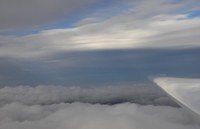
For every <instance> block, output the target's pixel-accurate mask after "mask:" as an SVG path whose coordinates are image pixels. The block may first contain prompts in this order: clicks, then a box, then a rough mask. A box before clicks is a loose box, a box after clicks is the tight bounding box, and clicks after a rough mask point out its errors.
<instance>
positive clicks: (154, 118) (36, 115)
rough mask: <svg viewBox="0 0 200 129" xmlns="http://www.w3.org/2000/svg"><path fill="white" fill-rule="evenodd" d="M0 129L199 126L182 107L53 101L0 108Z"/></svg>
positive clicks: (192, 128)
mask: <svg viewBox="0 0 200 129" xmlns="http://www.w3.org/2000/svg"><path fill="white" fill-rule="evenodd" d="M0 128H1V129H27V128H28V129H35V128H37V129H55V128H56V129H66V128H67V129H75V128H76V129H94V128H95V129H108V128H109V129H118V128H125V129H138V128H142V129H161V128H162V129H169V128H174V129H199V125H198V124H197V123H195V122H193V121H192V117H191V116H189V115H188V114H187V113H185V112H184V111H183V110H182V109H179V108H173V107H167V106H151V105H149V106H141V105H137V104H130V103H124V104H118V105H114V106H108V105H99V104H84V103H73V104H55V105H47V106H41V105H33V106H27V105H23V104H20V103H12V104H8V105H5V106H4V107H2V108H0Z"/></svg>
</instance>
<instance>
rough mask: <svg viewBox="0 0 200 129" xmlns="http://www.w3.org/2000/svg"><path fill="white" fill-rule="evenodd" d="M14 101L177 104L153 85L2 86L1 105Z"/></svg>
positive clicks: (47, 103)
mask: <svg viewBox="0 0 200 129" xmlns="http://www.w3.org/2000/svg"><path fill="white" fill-rule="evenodd" d="M13 102H18V103H23V104H26V105H35V104H37V105H51V104H58V103H73V102H84V103H99V104H109V105H110V104H111V105H112V104H118V103H125V102H131V103H137V104H142V105H147V104H151V105H168V106H169V105H170V106H177V105H176V104H175V103H174V102H173V101H171V100H170V99H169V98H168V97H167V96H166V95H165V94H163V92H162V91H160V90H159V89H158V88H156V87H153V86H142V85H138V86H132V87H128V86H116V87H115V86H110V87H99V88H80V87H62V86H37V87H29V86H15V87H4V88H1V89H0V105H5V104H9V103H13Z"/></svg>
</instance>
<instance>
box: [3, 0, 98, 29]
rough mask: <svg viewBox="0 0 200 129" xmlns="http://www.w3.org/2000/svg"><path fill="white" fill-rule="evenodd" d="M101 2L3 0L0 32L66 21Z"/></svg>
mask: <svg viewBox="0 0 200 129" xmlns="http://www.w3.org/2000/svg"><path fill="white" fill-rule="evenodd" d="M98 1H101V0H81V1H80V0H56V1H55V0H28V1H27V0H14V1H13V0H1V1H0V3H1V4H0V19H1V23H0V31H9V30H10V31H12V30H20V29H34V28H35V27H39V26H41V25H48V24H52V23H56V22H58V21H59V20H66V19H69V17H70V16H71V15H72V14H73V15H74V13H81V12H82V11H84V10H85V9H86V8H87V7H88V6H90V5H91V4H94V3H95V2H98Z"/></svg>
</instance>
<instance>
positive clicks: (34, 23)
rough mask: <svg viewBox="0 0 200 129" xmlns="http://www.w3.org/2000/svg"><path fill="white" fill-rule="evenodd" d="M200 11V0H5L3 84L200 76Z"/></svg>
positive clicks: (0, 46) (0, 29)
mask: <svg viewBox="0 0 200 129" xmlns="http://www.w3.org/2000/svg"><path fill="white" fill-rule="evenodd" d="M30 5H34V6H30ZM199 10H200V3H199V2H198V0H194V1H187V0H178V1H177V0H141V1H139V0H134V1H132V0H117V1H116V0H111V1H106V0H83V1H78V0H73V1H72V0H68V1H62V0H58V1H56V2H55V1H51V0H47V1H28V2H24V1H23V0H17V1H14V2H10V1H6V2H4V3H2V4H0V19H1V21H2V22H1V23H0V59H1V60H0V85H1V86H4V85H39V84H46V85H51V84H52V85H84V86H91V85H122V84H132V83H141V84H143V83H150V82H149V80H148V78H149V76H153V75H159V74H166V75H169V76H178V77H199V76H200V72H199V71H200V70H199V69H198V66H199V63H200V62H199V58H200V53H199V47H200V43H199V42H200V30H199V29H198V28H199V27H200V17H199V16H200V11H199Z"/></svg>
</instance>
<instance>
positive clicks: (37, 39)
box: [0, 0, 200, 58]
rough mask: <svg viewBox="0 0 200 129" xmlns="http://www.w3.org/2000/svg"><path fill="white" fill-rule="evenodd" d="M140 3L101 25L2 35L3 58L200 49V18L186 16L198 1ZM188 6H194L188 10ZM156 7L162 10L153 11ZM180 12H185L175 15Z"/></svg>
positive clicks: (87, 21)
mask: <svg viewBox="0 0 200 129" xmlns="http://www.w3.org/2000/svg"><path fill="white" fill-rule="evenodd" d="M130 3H131V2H130ZM136 3H138V4H139V5H138V4H136V5H138V6H136V5H134V4H135V3H134V4H133V5H132V3H131V4H130V5H132V6H133V7H130V8H128V9H124V10H123V11H122V12H123V13H120V14H119V15H117V16H113V17H110V18H108V19H104V20H102V19H101V20H99V21H98V22H97V21H96V19H95V17H92V18H90V17H89V18H85V19H83V20H82V21H80V22H79V23H77V24H82V25H79V26H75V27H73V28H66V29H53V30H46V31H41V32H39V33H37V34H30V35H27V36H19V37H15V36H0V44H1V47H0V56H1V57H2V56H3V57H12V58H30V57H41V56H47V55H51V54H55V53H59V52H65V51H77V50H96V49H126V48H134V49H136V48H195V47H200V44H199V41H200V38H199V37H200V35H199V34H200V32H199V29H198V28H199V27H200V18H199V17H196V18H189V17H188V15H189V14H188V13H183V12H184V11H185V12H188V11H191V10H192V8H193V7H195V6H197V5H198V4H195V3H196V1H191V2H188V1H182V2H177V3H173V1H170V2H169V1H166V0H162V1H154V2H153V3H151V4H148V3H149V2H146V1H145V2H144V1H143V2H136ZM187 4H190V5H191V6H190V7H186V5H187ZM155 6H156V7H158V6H159V7H160V9H159V10H158V11H154V10H153V9H151V8H154V7H155ZM146 7H148V8H150V9H151V10H149V9H148V8H146ZM183 8H184V9H183ZM131 9H132V10H131ZM179 9H183V10H184V11H183V12H180V13H178V12H177V13H174V14H172V13H171V12H176V11H177V10H179ZM141 10H143V11H141ZM140 12H143V13H142V14H140ZM97 19H98V18H97Z"/></svg>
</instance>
